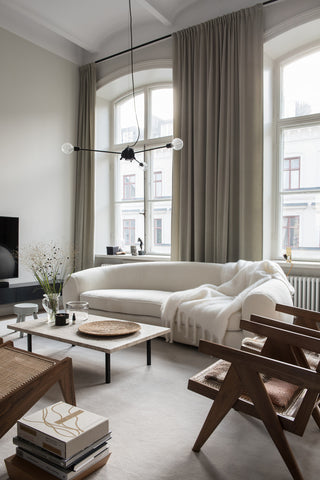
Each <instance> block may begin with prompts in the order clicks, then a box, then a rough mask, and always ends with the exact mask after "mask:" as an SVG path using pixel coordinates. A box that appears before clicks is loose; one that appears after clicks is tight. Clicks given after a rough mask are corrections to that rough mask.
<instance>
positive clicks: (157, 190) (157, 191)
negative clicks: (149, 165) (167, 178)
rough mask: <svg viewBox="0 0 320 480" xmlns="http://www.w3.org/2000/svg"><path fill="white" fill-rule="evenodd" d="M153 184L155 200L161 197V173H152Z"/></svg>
mask: <svg viewBox="0 0 320 480" xmlns="http://www.w3.org/2000/svg"><path fill="white" fill-rule="evenodd" d="M153 179H154V180H153V182H154V196H155V198H160V197H162V172H153Z"/></svg>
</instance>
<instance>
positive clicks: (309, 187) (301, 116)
mask: <svg viewBox="0 0 320 480" xmlns="http://www.w3.org/2000/svg"><path fill="white" fill-rule="evenodd" d="M278 83H279V85H280V90H279V104H278V108H276V110H277V111H278V120H277V135H278V145H279V153H278V171H279V172H280V177H279V182H278V185H279V189H278V199H279V203H278V209H276V212H278V221H277V222H276V223H277V225H278V231H279V233H280V232H281V229H282V235H281V234H279V235H278V236H277V238H278V239H279V240H278V245H277V247H276V249H277V251H276V252H274V253H275V255H274V256H275V257H278V258H279V257H280V258H281V257H282V254H283V249H285V248H286V247H291V248H292V249H293V252H292V254H293V258H294V259H296V260H319V259H320V248H319V237H320V94H319V83H320V49H319V48H318V49H316V50H312V51H307V52H305V53H304V54H300V55H299V56H298V57H297V56H295V57H293V58H288V59H287V60H285V61H282V62H281V63H279V64H278Z"/></svg>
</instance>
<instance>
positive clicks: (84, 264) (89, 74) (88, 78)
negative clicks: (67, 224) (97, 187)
mask: <svg viewBox="0 0 320 480" xmlns="http://www.w3.org/2000/svg"><path fill="white" fill-rule="evenodd" d="M95 102H96V68H95V64H89V65H84V66H83V67H80V90H79V111H78V136H77V145H79V146H80V147H82V148H94V137H95ZM94 183H95V174H94V153H93V152H84V151H79V152H78V153H77V159H76V196H75V229H74V244H75V269H76V270H82V269H85V268H90V267H92V266H93V261H94Z"/></svg>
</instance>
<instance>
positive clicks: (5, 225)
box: [0, 217, 19, 279]
mask: <svg viewBox="0 0 320 480" xmlns="http://www.w3.org/2000/svg"><path fill="white" fill-rule="evenodd" d="M18 246H19V218H17V217H0V279H6V278H17V277H18Z"/></svg>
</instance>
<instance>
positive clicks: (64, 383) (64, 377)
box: [59, 358, 76, 405]
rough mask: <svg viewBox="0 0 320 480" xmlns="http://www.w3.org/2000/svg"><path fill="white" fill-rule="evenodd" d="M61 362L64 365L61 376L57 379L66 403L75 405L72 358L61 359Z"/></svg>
mask: <svg viewBox="0 0 320 480" xmlns="http://www.w3.org/2000/svg"><path fill="white" fill-rule="evenodd" d="M62 363H64V365H63V368H62V374H61V377H60V379H59V384H60V388H61V391H62V395H63V398H64V400H65V402H66V403H69V404H70V405H76V395H75V391H74V383H73V370H72V360H71V358H65V359H64V360H62Z"/></svg>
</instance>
